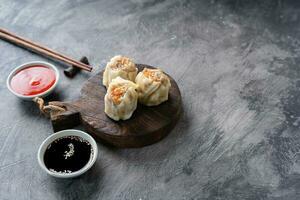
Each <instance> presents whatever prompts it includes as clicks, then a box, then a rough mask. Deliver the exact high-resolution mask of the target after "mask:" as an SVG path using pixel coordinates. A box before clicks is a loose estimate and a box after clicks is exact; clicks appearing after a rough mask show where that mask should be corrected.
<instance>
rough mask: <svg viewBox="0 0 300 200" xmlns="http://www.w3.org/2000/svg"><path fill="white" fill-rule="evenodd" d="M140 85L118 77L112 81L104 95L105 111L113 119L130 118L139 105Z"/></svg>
mask: <svg viewBox="0 0 300 200" xmlns="http://www.w3.org/2000/svg"><path fill="white" fill-rule="evenodd" d="M137 88H138V86H137V85H136V84H135V83H133V82H132V81H128V80H125V79H123V78H121V77H117V78H115V79H113V80H112V81H111V83H110V84H109V87H108V89H107V92H106V95H105V97H104V104H105V108H104V112H105V113H106V114H107V115H108V116H109V117H110V118H111V119H113V120H116V121H118V120H120V119H121V120H126V119H129V118H130V117H131V115H132V113H133V112H134V111H135V109H136V107H137V101H138V93H137Z"/></svg>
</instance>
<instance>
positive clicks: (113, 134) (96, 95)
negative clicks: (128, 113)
mask: <svg viewBox="0 0 300 200" xmlns="http://www.w3.org/2000/svg"><path fill="white" fill-rule="evenodd" d="M136 66H137V68H138V70H139V71H142V70H143V69H144V68H145V67H147V68H153V67H151V66H148V65H143V64H137V65H136ZM169 77H170V81H171V88H170V91H169V99H168V101H166V102H164V103H162V104H160V105H158V106H151V107H148V106H143V105H141V104H138V106H137V109H136V110H135V112H134V113H133V115H132V117H131V118H130V119H128V120H125V121H123V120H120V121H114V120H112V119H110V118H109V117H108V116H107V115H106V114H105V113H104V96H105V94H106V88H105V87H104V86H103V85H102V79H103V71H101V72H99V73H98V74H97V75H95V76H93V77H92V78H90V79H89V80H88V81H87V82H86V83H84V85H83V87H82V89H81V96H80V98H79V99H78V100H76V101H73V102H49V104H51V105H58V106H63V107H64V108H66V112H59V113H52V114H51V121H52V125H53V129H54V131H59V130H62V129H65V128H71V127H72V126H75V125H78V124H79V123H80V122H81V123H82V124H83V125H84V127H85V128H86V130H87V131H88V132H89V133H91V134H92V135H93V136H94V138H96V139H97V140H102V141H104V142H106V143H108V144H111V145H114V146H117V147H124V148H128V147H142V146H145V145H149V144H153V143H155V142H157V141H159V140H161V139H162V138H164V137H165V136H166V135H167V134H168V133H169V132H170V131H171V129H172V128H173V127H174V126H175V124H176V123H177V121H178V118H179V116H180V114H181V94H180V91H179V88H178V86H177V83H176V82H175V81H174V79H173V78H172V77H171V76H170V75H169Z"/></svg>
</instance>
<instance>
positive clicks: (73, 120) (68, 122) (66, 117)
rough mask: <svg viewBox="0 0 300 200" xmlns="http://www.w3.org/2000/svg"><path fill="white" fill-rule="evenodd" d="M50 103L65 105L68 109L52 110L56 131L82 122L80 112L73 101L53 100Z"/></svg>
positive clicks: (51, 117) (51, 116) (51, 115)
mask: <svg viewBox="0 0 300 200" xmlns="http://www.w3.org/2000/svg"><path fill="white" fill-rule="evenodd" d="M49 105H55V106H59V107H64V108H65V109H66V110H65V111H61V112H51V113H50V119H51V122H52V127H53V130H54V132H57V131H61V130H64V129H69V128H73V127H74V126H77V125H79V124H80V123H81V117H80V112H79V111H78V109H77V108H76V106H74V103H72V102H70V103H69V102H60V101H52V102H49Z"/></svg>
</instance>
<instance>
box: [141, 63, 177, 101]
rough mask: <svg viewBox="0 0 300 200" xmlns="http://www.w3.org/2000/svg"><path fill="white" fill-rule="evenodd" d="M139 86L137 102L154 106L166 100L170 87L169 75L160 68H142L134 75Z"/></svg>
mask: <svg viewBox="0 0 300 200" xmlns="http://www.w3.org/2000/svg"><path fill="white" fill-rule="evenodd" d="M135 83H136V84H137V85H138V86H139V89H138V93H139V102H140V103H141V104H144V105H147V106H156V105H159V104H161V103H162V102H164V101H167V100H168V95H169V89H170V87H171V83H170V79H169V77H168V76H167V75H166V74H164V72H163V71H162V70H161V69H148V68H144V70H143V71H142V72H140V73H138V75H137V76H136V79H135Z"/></svg>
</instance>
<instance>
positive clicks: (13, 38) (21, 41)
mask: <svg viewBox="0 0 300 200" xmlns="http://www.w3.org/2000/svg"><path fill="white" fill-rule="evenodd" d="M0 38H1V39H4V40H7V41H9V42H11V43H14V44H16V45H18V46H22V47H25V48H27V49H29V50H32V51H34V52H36V53H39V54H42V55H45V56H48V57H50V58H52V59H55V60H59V61H61V62H64V63H67V64H70V65H72V66H74V67H78V68H81V69H83V70H86V71H89V72H90V71H92V69H93V68H92V67H91V66H89V65H86V64H84V63H81V62H79V61H77V60H74V59H72V58H70V57H68V56H65V55H63V54H61V53H58V52H55V51H54V50H52V49H49V48H47V47H44V46H42V45H39V44H37V43H35V42H32V41H30V40H28V39H25V38H23V37H20V36H17V35H15V34H13V33H10V32H8V31H7V30H4V29H1V28H0Z"/></svg>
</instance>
